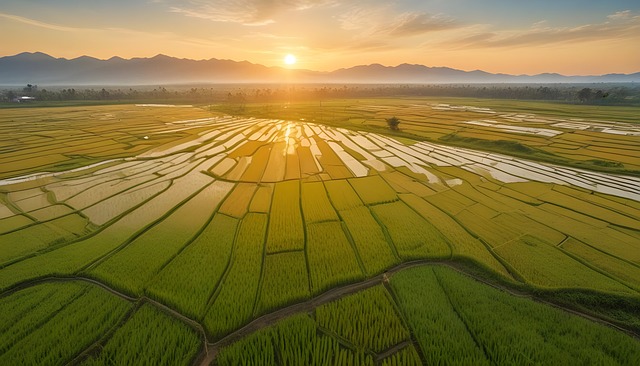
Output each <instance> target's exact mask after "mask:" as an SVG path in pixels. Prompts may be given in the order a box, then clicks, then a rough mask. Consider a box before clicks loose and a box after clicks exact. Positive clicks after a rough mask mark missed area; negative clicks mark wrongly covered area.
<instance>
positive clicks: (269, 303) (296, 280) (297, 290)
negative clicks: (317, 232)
mask: <svg viewBox="0 0 640 366" xmlns="http://www.w3.org/2000/svg"><path fill="white" fill-rule="evenodd" d="M308 273H309V272H308V269H307V263H306V259H305V254H304V252H302V251H295V252H284V253H276V254H269V255H267V256H265V260H264V273H263V274H262V288H261V291H260V297H259V301H258V306H257V311H256V313H257V314H263V313H267V312H270V311H273V310H276V309H278V308H281V307H284V306H286V305H289V304H292V303H295V302H299V301H302V300H306V299H307V298H309V296H310V291H309V274H308Z"/></svg>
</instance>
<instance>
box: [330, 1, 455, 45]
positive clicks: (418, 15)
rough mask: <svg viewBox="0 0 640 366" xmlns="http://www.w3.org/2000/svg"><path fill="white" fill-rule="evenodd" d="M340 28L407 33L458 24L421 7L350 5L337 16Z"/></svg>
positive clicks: (366, 32)
mask: <svg viewBox="0 0 640 366" xmlns="http://www.w3.org/2000/svg"><path fill="white" fill-rule="evenodd" d="M337 19H338V21H339V22H340V24H341V26H342V28H343V29H344V30H347V31H355V32H360V35H361V36H364V37H368V36H371V35H376V36H390V37H406V36H414V35H420V34H424V33H429V32H435V31H441V30H447V29H454V28H458V27H460V26H461V25H460V24H459V23H458V22H456V21H455V20H454V19H453V18H451V17H449V16H446V15H443V14H429V13H425V12H422V11H412V12H398V11H397V10H396V9H395V8H394V6H393V5H389V4H386V5H379V6H373V7H370V6H362V5H360V6H353V7H351V8H350V9H348V10H347V11H345V12H344V13H343V14H341V15H339V16H337Z"/></svg>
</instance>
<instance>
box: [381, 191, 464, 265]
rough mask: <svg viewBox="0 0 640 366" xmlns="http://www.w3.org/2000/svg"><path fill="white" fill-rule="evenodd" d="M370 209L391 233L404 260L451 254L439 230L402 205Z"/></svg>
mask: <svg viewBox="0 0 640 366" xmlns="http://www.w3.org/2000/svg"><path fill="white" fill-rule="evenodd" d="M371 210H372V212H373V214H374V215H375V216H376V217H377V218H378V220H379V221H380V223H381V224H382V225H384V227H385V228H386V230H387V231H388V232H389V236H390V237H391V240H392V241H393V244H394V245H395V247H396V249H397V251H398V254H399V255H400V258H402V259H403V260H411V259H424V258H446V257H449V256H450V255H451V248H450V247H449V245H448V244H447V241H446V239H445V238H444V237H443V236H442V234H440V232H439V231H438V229H436V227H434V226H433V225H432V224H431V223H429V222H427V221H426V220H424V219H423V218H422V217H421V216H420V215H418V214H417V213H416V212H415V211H413V210H412V209H411V208H409V207H408V206H407V205H405V204H404V203H403V202H401V201H399V202H393V203H386V204H381V205H376V206H373V207H372V209H371Z"/></svg>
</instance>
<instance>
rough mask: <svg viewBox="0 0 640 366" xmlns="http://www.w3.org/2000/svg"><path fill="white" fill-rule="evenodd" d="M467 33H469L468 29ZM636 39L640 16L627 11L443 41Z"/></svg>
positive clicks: (470, 44) (486, 44)
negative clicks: (600, 19)
mask: <svg viewBox="0 0 640 366" xmlns="http://www.w3.org/2000/svg"><path fill="white" fill-rule="evenodd" d="M469 33H471V32H469ZM630 38H640V15H638V14H635V13H633V12H631V11H629V10H626V11H621V12H617V13H614V14H611V15H609V16H607V20H605V21H603V22H600V23H595V24H583V25H580V26H575V27H552V26H549V25H548V24H547V23H546V22H544V21H541V22H537V23H534V24H533V25H532V26H531V27H530V28H526V29H519V30H487V29H485V30H484V31H482V32H476V33H473V34H467V35H465V36H462V37H460V38H457V39H453V40H448V41H446V42H445V43H446V44H448V45H450V46H454V47H456V48H493V47H495V48H497V47H529V46H543V45H548V44H561V43H579V42H590V41H600V40H615V39H630Z"/></svg>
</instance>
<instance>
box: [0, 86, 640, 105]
mask: <svg viewBox="0 0 640 366" xmlns="http://www.w3.org/2000/svg"><path fill="white" fill-rule="evenodd" d="M22 96H28V97H33V98H35V100H36V101H73V100H79V101H82V100H86V101H181V102H189V103H221V102H230V103H247V102H278V101H294V100H318V99H320V100H321V99H329V98H367V97H393V96H416V97H418V96H427V97H470V98H492V99H519V100H546V101H560V102H567V103H582V104H601V105H632V104H636V105H637V104H640V85H636V84H633V83H631V84H594V85H584V84H551V85H537V84H529V85H522V84H433V85H414V84H403V85H401V84H390V85H373V84H357V85H356V84H352V85H340V86H338V85H302V84H300V85H215V86H206V87H191V86H187V87H184V86H182V87H181V86H167V87H164V86H158V87H135V88H134V87H129V88H121V87H104V88H80V87H78V88H75V87H71V88H60V87H58V88H38V86H37V85H32V84H28V85H27V86H26V87H24V88H6V89H4V90H0V100H1V101H3V102H11V101H13V100H15V99H16V98H19V97H22Z"/></svg>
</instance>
